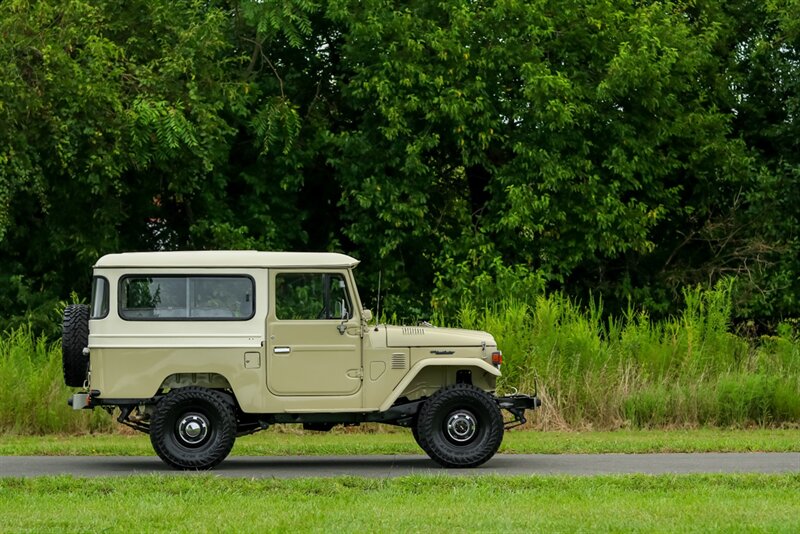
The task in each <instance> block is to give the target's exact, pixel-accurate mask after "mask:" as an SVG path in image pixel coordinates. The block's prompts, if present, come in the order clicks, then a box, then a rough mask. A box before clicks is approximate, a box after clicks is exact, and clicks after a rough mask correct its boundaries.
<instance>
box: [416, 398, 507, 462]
mask: <svg viewBox="0 0 800 534" xmlns="http://www.w3.org/2000/svg"><path fill="white" fill-rule="evenodd" d="M503 430H504V428H503V415H502V414H501V413H500V407H499V406H498V405H497V402H495V400H494V399H493V398H492V396H491V395H489V394H488V393H486V392H485V391H483V390H481V389H478V388H476V387H475V386H472V385H470V384H454V385H452V386H447V387H445V388H442V389H440V390H439V391H438V392H437V393H436V394H435V395H433V396H432V397H431V398H430V399H428V400H427V401H426V402H425V404H423V405H422V408H421V409H420V411H419V416H418V418H417V436H418V440H417V442H418V443H419V444H420V447H422V450H424V451H425V452H426V453H427V454H428V456H430V457H431V459H433V460H434V461H435V462H437V463H438V464H439V465H442V466H443V467H477V466H479V465H481V464H483V463H484V462H486V461H487V460H489V459H490V458H491V457H492V456H494V454H495V453H496V452H497V449H498V448H500V443H501V442H502V441H503Z"/></svg>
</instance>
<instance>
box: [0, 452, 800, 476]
mask: <svg viewBox="0 0 800 534" xmlns="http://www.w3.org/2000/svg"><path fill="white" fill-rule="evenodd" d="M212 472H213V474H215V475H218V476H223V477H242V478H265V477H275V478H296V477H333V476H341V475H356V476H365V477H396V476H404V475H412V474H414V475H430V474H437V475H456V476H464V475H472V476H474V475H490V474H497V475H599V474H611V473H646V474H661V473H789V472H794V473H798V472H800V453H797V452H794V453H700V454H498V455H496V456H495V457H494V458H492V459H491V460H489V462H487V463H486V464H484V465H483V466H481V467H478V468H475V469H442V468H440V467H439V466H438V465H437V464H435V463H434V462H433V461H432V460H430V459H428V457H427V456H421V455H399V456H231V457H229V458H228V459H227V460H225V461H224V462H223V463H222V464H220V465H219V466H217V467H216V468H215V469H214V470H213V471H212ZM147 473H173V474H177V475H183V474H185V473H183V472H180V471H174V470H172V469H170V468H169V467H167V466H166V465H165V464H163V463H162V462H161V460H159V459H158V458H157V457H155V456H0V477H32V476H42V475H61V474H68V475H74V476H81V477H95V476H128V475H138V474H147ZM189 474H191V473H189Z"/></svg>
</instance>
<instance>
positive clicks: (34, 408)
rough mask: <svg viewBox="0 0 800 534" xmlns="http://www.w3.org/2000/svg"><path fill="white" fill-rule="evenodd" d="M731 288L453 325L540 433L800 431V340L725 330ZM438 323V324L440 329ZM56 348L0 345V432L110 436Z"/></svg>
mask: <svg viewBox="0 0 800 534" xmlns="http://www.w3.org/2000/svg"><path fill="white" fill-rule="evenodd" d="M730 306H731V305H730V287H729V286H727V285H719V286H717V288H716V289H714V290H711V291H700V290H694V291H687V292H686V306H685V309H684V310H683V312H682V313H681V314H680V315H679V316H677V317H674V318H671V319H669V320H665V321H659V322H654V321H651V320H650V319H649V317H648V315H647V314H646V313H645V312H642V311H633V310H631V311H629V312H628V313H627V314H625V315H624V316H623V317H617V318H612V319H610V320H605V319H603V314H602V311H601V310H600V309H599V307H598V306H597V305H590V306H589V307H588V308H583V307H580V306H578V305H576V304H575V303H574V302H572V301H570V300H569V299H567V298H565V297H563V296H561V295H559V294H554V295H550V296H540V297H538V298H536V299H535V301H534V302H533V304H532V305H527V304H523V303H517V302H506V303H504V304H502V305H498V306H497V307H496V308H495V309H486V310H477V309H475V308H473V307H471V306H468V305H465V306H464V307H463V308H462V310H461V312H460V313H459V317H458V318H457V320H456V321H455V323H456V324H457V325H458V326H462V327H465V328H477V329H481V330H488V331H489V332H492V333H493V334H494V335H495V337H496V339H497V341H498V343H499V345H500V347H501V348H502V349H503V352H504V357H505V364H504V366H503V373H504V376H503V379H502V382H501V386H502V387H503V388H504V389H505V390H510V389H511V388H512V387H517V388H519V389H520V390H521V391H531V390H532V389H533V383H534V376H535V374H538V376H539V377H540V382H539V385H540V390H539V393H540V395H541V396H542V398H543V402H544V407H543V409H542V410H539V411H537V413H536V414H535V416H534V418H533V421H532V426H534V427H536V428H539V429H546V430H586V429H619V428H691V427H705V426H716V427H722V428H727V427H753V426H756V427H764V428H767V427H776V426H793V427H796V426H797V424H798V423H799V422H800V339H798V337H797V333H796V332H794V331H793V329H792V328H791V327H790V325H784V326H783V327H781V328H780V329H779V335H777V336H769V337H762V338H760V339H755V340H753V339H745V338H743V337H740V336H737V335H735V334H734V333H732V332H731V327H730V317H731V309H730ZM439 322H440V323H446V322H447V321H444V320H440V321H439ZM60 366H61V363H60V348H59V346H58V344H57V343H48V342H46V341H45V340H42V339H34V337H33V336H32V335H31V333H30V332H29V331H27V330H25V329H21V330H17V331H13V332H7V333H5V334H4V335H2V336H0V433H5V434H46V433H81V432H94V431H108V430H111V429H113V428H114V427H113V424H112V422H111V421H112V420H111V418H110V417H108V416H107V415H106V414H105V413H104V412H101V411H99V410H98V411H95V412H94V413H91V412H82V413H74V412H73V411H72V410H71V409H70V408H69V407H68V406H67V405H66V402H65V401H66V398H67V397H68V395H69V394H70V392H71V390H70V389H69V388H67V387H65V386H64V385H63V383H62V378H61V367H60Z"/></svg>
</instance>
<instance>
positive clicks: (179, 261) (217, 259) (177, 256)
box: [94, 250, 359, 268]
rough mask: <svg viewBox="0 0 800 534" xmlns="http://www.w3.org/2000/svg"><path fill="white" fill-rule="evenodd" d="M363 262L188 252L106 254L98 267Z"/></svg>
mask: <svg viewBox="0 0 800 534" xmlns="http://www.w3.org/2000/svg"><path fill="white" fill-rule="evenodd" d="M358 263H359V261H358V260H357V259H355V258H352V257H350V256H347V255H346V254H338V253H335V252H262V251H258V250H186V251H163V252H123V253H121V254H106V255H105V256H103V257H102V258H100V259H99V260H97V263H95V265H94V266H95V267H101V268H103V267H104V268H120V267H153V268H166V267H185V268H191V267H355V266H356V265H358Z"/></svg>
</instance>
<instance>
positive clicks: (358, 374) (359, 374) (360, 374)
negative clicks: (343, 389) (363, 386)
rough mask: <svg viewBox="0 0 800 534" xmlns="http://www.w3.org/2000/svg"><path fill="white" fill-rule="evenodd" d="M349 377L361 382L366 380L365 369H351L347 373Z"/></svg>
mask: <svg viewBox="0 0 800 534" xmlns="http://www.w3.org/2000/svg"><path fill="white" fill-rule="evenodd" d="M347 376H349V377H350V378H358V379H359V380H361V381H363V380H364V369H363V368H362V369H350V370H349V371H347Z"/></svg>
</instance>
